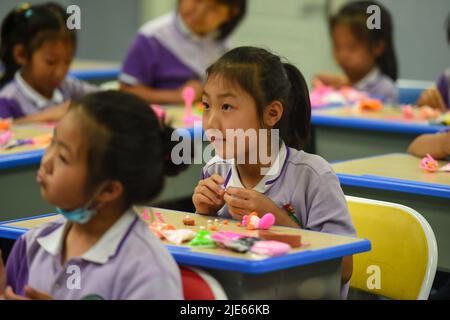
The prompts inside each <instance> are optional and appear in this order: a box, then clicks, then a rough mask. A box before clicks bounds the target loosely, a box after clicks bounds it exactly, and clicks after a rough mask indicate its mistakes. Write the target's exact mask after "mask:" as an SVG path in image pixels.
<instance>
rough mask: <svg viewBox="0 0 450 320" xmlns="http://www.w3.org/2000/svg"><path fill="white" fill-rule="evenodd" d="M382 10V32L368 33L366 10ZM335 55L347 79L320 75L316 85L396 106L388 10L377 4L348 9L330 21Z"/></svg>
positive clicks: (361, 3)
mask: <svg viewBox="0 0 450 320" xmlns="http://www.w3.org/2000/svg"><path fill="white" fill-rule="evenodd" d="M371 5H376V6H378V7H379V8H380V18H381V19H380V20H381V21H380V26H381V28H380V29H369V28H368V27H367V20H368V18H369V14H368V13H367V8H368V7H369V6H371ZM329 24H330V32H331V37H332V42H333V53H334V56H335V58H336V60H337V62H338V64H339V66H340V67H341V68H342V70H343V71H344V75H332V74H326V73H321V74H318V75H316V77H315V79H314V82H318V83H321V84H323V85H327V86H333V87H335V88H336V89H339V88H341V87H344V86H353V87H354V88H356V89H358V90H361V91H364V92H367V93H368V94H369V95H371V96H373V97H374V98H379V99H382V100H384V102H386V103H388V104H395V103H396V102H397V98H398V92H397V88H396V85H395V81H396V80H397V59H396V55H395V50H394V44H393V31H392V29H393V25H392V20H391V15H390V13H389V12H388V11H387V9H386V8H385V7H384V6H382V5H381V4H379V3H377V2H375V1H358V2H351V3H349V4H347V5H345V6H344V7H343V8H342V9H341V10H340V11H339V12H338V13H337V14H336V15H335V16H332V17H331V18H330V22H329Z"/></svg>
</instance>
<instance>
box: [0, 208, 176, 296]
mask: <svg viewBox="0 0 450 320" xmlns="http://www.w3.org/2000/svg"><path fill="white" fill-rule="evenodd" d="M69 225H70V223H69V222H67V220H65V219H63V218H62V219H58V220H57V221H55V222H51V223H48V224H45V225H43V226H41V227H39V228H37V229H33V230H31V231H29V232H27V233H26V234H25V235H24V236H22V237H21V238H20V239H19V240H17V242H16V243H15V245H14V248H13V250H12V252H11V254H10V256H9V259H8V263H7V265H6V275H7V285H9V286H11V287H12V288H13V290H14V292H16V293H17V294H21V295H22V294H23V292H24V286H25V285H29V286H31V287H33V288H35V289H37V290H40V291H43V292H46V293H48V294H50V295H51V296H53V297H54V298H56V299H61V300H62V299H71V300H72V299H74V300H78V299H108V300H110V299H111V300H117V299H120V300H123V299H164V300H166V299H183V293H182V286H181V276H180V271H179V269H178V266H177V264H176V263H175V261H174V259H173V258H172V256H171V255H170V253H169V252H168V251H167V249H166V248H165V247H164V245H163V244H162V243H161V241H160V240H159V239H158V238H156V237H155V236H154V235H153V234H152V233H151V232H150V231H149V229H148V227H147V225H146V224H145V223H144V222H143V221H142V220H140V219H139V217H138V216H137V214H136V213H135V212H134V211H133V210H132V209H130V210H128V211H127V212H125V213H124V214H123V216H122V217H121V218H120V219H119V220H118V221H117V222H116V223H115V224H114V225H113V226H112V227H111V228H110V229H109V230H108V231H107V232H106V233H105V234H104V235H103V236H102V237H101V238H100V239H99V240H98V242H97V243H96V244H95V245H94V246H93V247H92V248H91V249H89V250H88V251H87V252H86V253H84V254H83V255H82V256H81V257H80V258H73V259H70V260H68V261H66V262H65V263H64V265H61V254H62V250H63V245H64V239H65V234H66V232H67V230H68V227H69Z"/></svg>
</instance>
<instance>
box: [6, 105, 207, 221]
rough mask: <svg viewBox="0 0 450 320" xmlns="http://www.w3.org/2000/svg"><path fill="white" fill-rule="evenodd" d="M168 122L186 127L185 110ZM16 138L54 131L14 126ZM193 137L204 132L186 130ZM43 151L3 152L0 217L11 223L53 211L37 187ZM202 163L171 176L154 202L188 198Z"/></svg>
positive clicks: (172, 112) (170, 114)
mask: <svg viewBox="0 0 450 320" xmlns="http://www.w3.org/2000/svg"><path fill="white" fill-rule="evenodd" d="M166 111H167V116H166V117H167V119H168V120H169V121H170V122H172V125H173V126H174V127H177V128H182V127H183V126H185V124H183V122H182V118H183V114H184V113H183V112H184V111H183V109H182V108H179V107H170V108H167V110H166ZM13 131H14V136H15V137H17V138H30V137H33V136H36V135H38V134H40V133H42V132H51V129H49V128H48V127H45V126H41V125H27V126H14V127H13ZM186 132H187V133H189V134H191V136H192V137H194V136H195V135H199V134H201V130H195V131H194V129H193V128H186ZM43 154H44V150H43V149H36V148H33V147H30V146H25V147H18V148H15V149H13V150H11V151H8V152H3V151H0V186H1V188H0V218H1V219H2V220H6V219H8V220H10V219H16V218H22V217H29V216H31V215H37V214H42V213H43V212H51V211H53V210H54V207H52V206H50V205H49V204H47V203H46V202H45V201H44V200H43V199H42V197H41V194H40V190H39V186H38V185H37V184H36V172H37V170H38V169H39V163H40V161H41V158H42V155H43ZM202 167H203V164H192V165H190V166H189V167H188V168H187V169H186V170H184V171H183V172H181V173H180V174H179V175H178V176H176V177H168V178H167V179H166V183H165V187H164V189H163V190H162V192H161V194H160V195H159V196H158V198H157V199H155V200H154V201H153V203H159V202H166V201H171V200H178V199H184V198H189V197H191V196H192V192H193V190H194V188H195V186H196V184H197V182H198V179H199V177H200V172H201V168H202Z"/></svg>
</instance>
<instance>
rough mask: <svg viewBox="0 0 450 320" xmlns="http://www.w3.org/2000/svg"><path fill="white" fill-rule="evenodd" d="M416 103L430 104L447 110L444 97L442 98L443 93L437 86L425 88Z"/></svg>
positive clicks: (441, 109)
mask: <svg viewBox="0 0 450 320" xmlns="http://www.w3.org/2000/svg"><path fill="white" fill-rule="evenodd" d="M416 104H417V105H418V106H419V107H420V106H430V107H431V108H433V109H436V110H439V111H442V112H445V111H447V107H446V106H445V102H444V99H442V96H441V93H440V92H439V90H438V89H437V88H429V89H427V90H424V91H423V92H422V94H421V95H420V97H419V99H418V100H417V102H416Z"/></svg>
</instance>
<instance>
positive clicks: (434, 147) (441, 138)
mask: <svg viewBox="0 0 450 320" xmlns="http://www.w3.org/2000/svg"><path fill="white" fill-rule="evenodd" d="M408 153H410V154H413V155H415V156H418V157H425V156H426V155H427V153H428V154H430V155H431V156H432V157H433V158H436V159H445V158H447V157H448V156H450V131H449V132H444V133H438V134H423V135H421V136H419V137H417V138H416V139H414V141H413V142H412V143H411V144H410V145H409V147H408Z"/></svg>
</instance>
